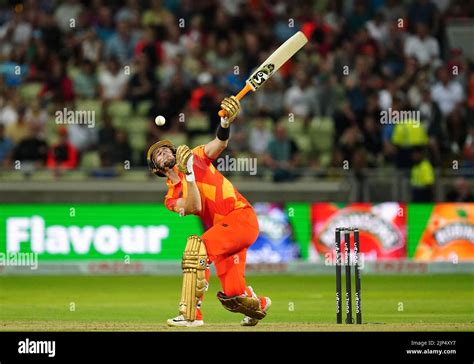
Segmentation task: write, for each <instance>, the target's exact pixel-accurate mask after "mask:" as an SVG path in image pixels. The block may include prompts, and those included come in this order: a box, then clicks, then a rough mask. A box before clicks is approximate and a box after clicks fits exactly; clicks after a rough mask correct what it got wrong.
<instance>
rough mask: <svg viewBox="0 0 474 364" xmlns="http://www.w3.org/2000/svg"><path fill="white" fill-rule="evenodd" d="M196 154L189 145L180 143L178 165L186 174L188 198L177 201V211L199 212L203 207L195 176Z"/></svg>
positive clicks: (177, 157) (186, 213)
mask: <svg viewBox="0 0 474 364" xmlns="http://www.w3.org/2000/svg"><path fill="white" fill-rule="evenodd" d="M193 163H194V156H193V153H192V151H191V149H189V147H188V146H187V145H180V146H179V147H178V149H177V150H176V165H177V166H178V169H179V170H180V171H181V172H183V173H184V174H185V175H186V183H187V187H188V194H187V197H186V198H179V199H178V201H176V206H175V211H176V212H179V213H184V215H189V214H197V213H199V212H200V211H201V209H202V202H201V195H200V194H199V190H198V188H197V185H196V178H195V176H194V169H193Z"/></svg>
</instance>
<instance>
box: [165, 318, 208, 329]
mask: <svg viewBox="0 0 474 364" xmlns="http://www.w3.org/2000/svg"><path fill="white" fill-rule="evenodd" d="M166 323H167V324H168V326H173V327H198V326H202V325H204V321H203V320H194V321H189V320H186V319H185V318H184V316H183V315H179V316H176V317H175V318H172V319H169V320H167V321H166Z"/></svg>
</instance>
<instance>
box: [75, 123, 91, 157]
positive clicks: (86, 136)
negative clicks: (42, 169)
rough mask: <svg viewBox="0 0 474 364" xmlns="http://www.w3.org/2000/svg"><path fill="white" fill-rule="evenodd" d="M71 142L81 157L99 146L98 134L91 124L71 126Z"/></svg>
mask: <svg viewBox="0 0 474 364" xmlns="http://www.w3.org/2000/svg"><path fill="white" fill-rule="evenodd" d="M68 134H69V141H70V143H71V144H72V145H73V146H74V148H76V149H77V151H78V153H79V155H82V154H83V153H84V152H86V151H88V150H91V149H94V148H95V147H96V146H97V138H98V135H97V134H98V133H97V130H96V128H93V127H91V125H90V124H86V123H81V124H71V125H69V126H68Z"/></svg>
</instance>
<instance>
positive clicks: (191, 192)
mask: <svg viewBox="0 0 474 364" xmlns="http://www.w3.org/2000/svg"><path fill="white" fill-rule="evenodd" d="M186 183H187V184H188V196H187V197H186V198H183V197H181V198H178V201H176V206H175V211H176V212H178V213H180V214H182V215H192V214H197V213H199V212H201V209H202V205H201V195H200V194H199V190H198V188H197V185H196V182H195V181H192V182H189V181H186Z"/></svg>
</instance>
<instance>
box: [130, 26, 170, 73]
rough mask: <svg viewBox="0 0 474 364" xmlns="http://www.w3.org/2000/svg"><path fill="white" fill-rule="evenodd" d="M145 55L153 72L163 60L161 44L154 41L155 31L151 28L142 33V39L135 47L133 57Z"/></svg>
mask: <svg viewBox="0 0 474 364" xmlns="http://www.w3.org/2000/svg"><path fill="white" fill-rule="evenodd" d="M139 54H145V55H146V56H147V58H148V60H149V62H150V68H151V69H152V70H154V69H155V68H156V67H157V66H158V65H159V64H160V63H161V60H162V59H163V49H162V47H161V42H159V41H158V40H156V35H155V30H154V29H153V28H151V27H149V28H146V29H145V30H144V31H143V35H142V38H141V39H140V40H139V41H138V42H137V45H136V46H135V56H137V55H139Z"/></svg>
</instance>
